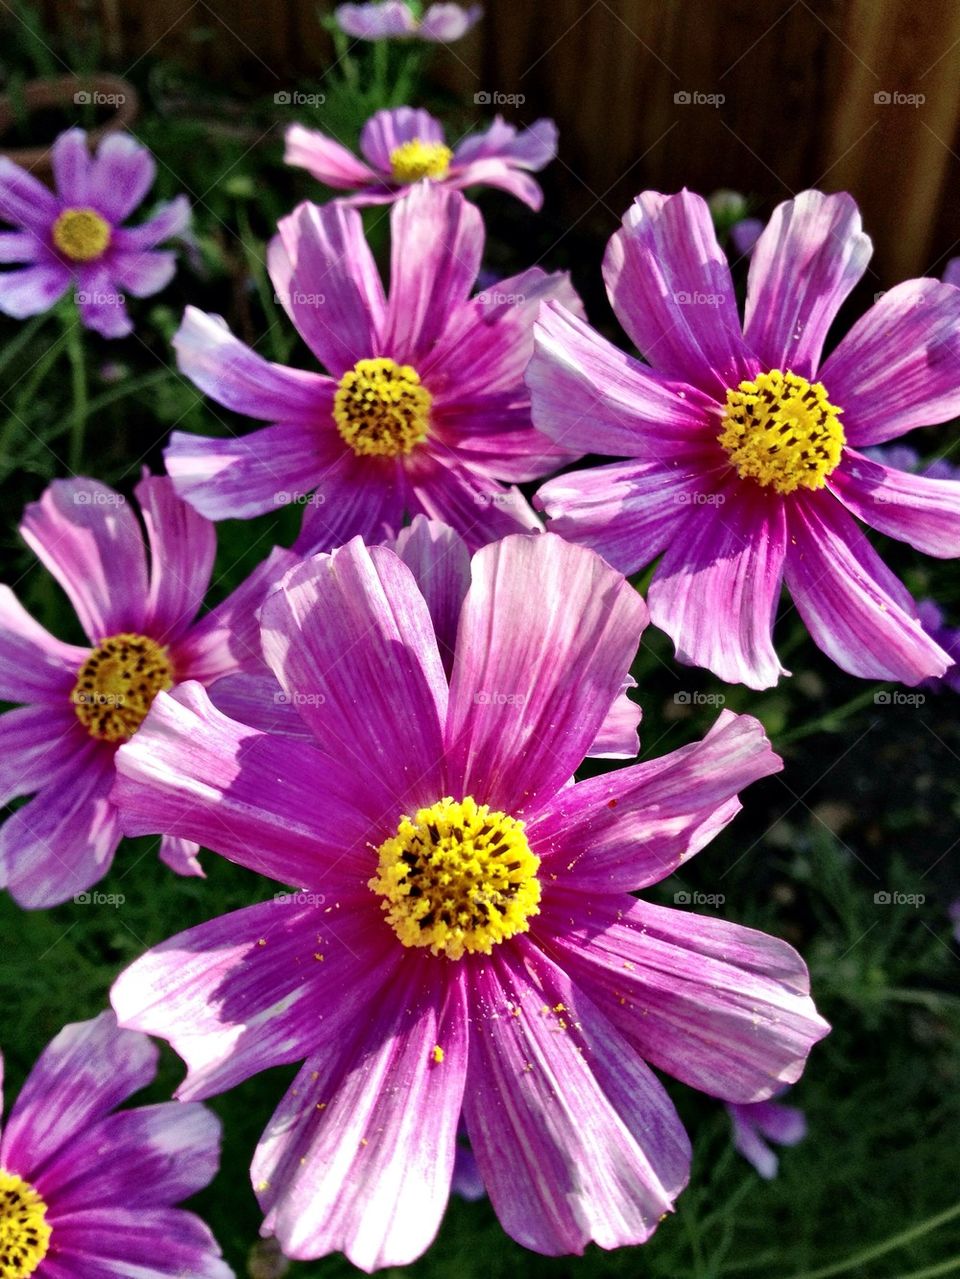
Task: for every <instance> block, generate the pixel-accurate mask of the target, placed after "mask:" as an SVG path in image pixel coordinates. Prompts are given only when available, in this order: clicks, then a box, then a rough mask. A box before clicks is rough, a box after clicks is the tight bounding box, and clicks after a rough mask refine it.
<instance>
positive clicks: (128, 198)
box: [61, 133, 157, 222]
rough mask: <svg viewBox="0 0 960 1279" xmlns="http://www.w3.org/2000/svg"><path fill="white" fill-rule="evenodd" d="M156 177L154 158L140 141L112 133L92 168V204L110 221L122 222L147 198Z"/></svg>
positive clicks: (98, 149)
mask: <svg viewBox="0 0 960 1279" xmlns="http://www.w3.org/2000/svg"><path fill="white" fill-rule="evenodd" d="M156 176H157V165H156V162H155V161H154V158H153V156H152V155H151V154H150V152H149V151H148V150H147V148H146V147H144V146H141V145H140V143H139V142H137V140H136V138H133V137H131V136H130V134H129V133H111V134H108V135H107V137H105V138H104V139H103V141H102V142H101V143H100V145H99V146H98V147H97V154H96V156H95V157H94V160H93V163H92V165H91V167H90V181H89V190H90V199H91V203H93V204H94V207H95V208H97V209H99V211H100V212H101V213H102V214H103V215H104V217H105V218H107V220H108V221H110V222H122V221H123V220H124V218H127V217H129V216H130V214H131V213H132V212H133V211H134V209H136V208H138V207H139V206H140V205H141V204H142V203H143V201H144V200H145V199H146V196H147V192H148V191H149V190H150V188H151V187H152V186H153V183H154V179H155V178H156ZM61 194H62V192H61Z"/></svg>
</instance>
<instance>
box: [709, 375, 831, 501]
mask: <svg viewBox="0 0 960 1279" xmlns="http://www.w3.org/2000/svg"><path fill="white" fill-rule="evenodd" d="M842 412H843V410H842V409H840V408H838V407H837V406H836V405H835V404H831V403H830V401H829V400H828V399H827V392H826V388H825V387H824V386H823V384H822V383H821V382H808V381H807V379H806V378H804V377H800V376H799V375H798V374H796V373H790V372H786V373H784V372H782V371H781V370H780V369H771V370H770V372H769V373H758V374H757V376H756V378H755V379H754V380H753V381H752V382H741V383H740V385H739V386H738V387H737V388H736V390H734V389H732V388H731V389H729V390H728V391H727V411H726V413H725V415H724V419H723V431H722V432H721V434H720V435H719V436H718V437H717V438H718V439H719V441H720V443H721V444H722V445H723V447H724V448H725V449H726V451H727V453H728V454H729V457H730V461H731V462H732V463H733V464H734V466H735V467H736V468H737V471H738V472H739V475H740V478H741V479H744V480H748V479H749V480H755V481H756V482H757V483H758V484H762V485H764V486H770V487H772V488H774V489H776V491H777V492H778V493H792V492H794V490H795V489H798V488H801V487H802V488H808V489H818V488H822V487H823V485H824V484H825V482H826V478H827V476H828V475H829V474H830V473H831V472H832V471H833V470H835V468H836V467H837V466H838V465H839V462H840V458H841V455H842V453H843V446H844V444H845V443H846V440H845V437H844V434H843V427H842V426H841V425H840V417H839V415H840V414H841V413H842Z"/></svg>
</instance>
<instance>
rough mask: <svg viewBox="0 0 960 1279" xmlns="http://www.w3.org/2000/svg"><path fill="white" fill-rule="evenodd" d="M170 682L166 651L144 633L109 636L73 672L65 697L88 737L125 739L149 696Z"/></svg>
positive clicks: (138, 720)
mask: <svg viewBox="0 0 960 1279" xmlns="http://www.w3.org/2000/svg"><path fill="white" fill-rule="evenodd" d="M172 687H173V666H172V663H171V661H170V655H169V653H168V652H167V650H166V649H165V648H163V647H161V645H159V644H158V643H157V642H156V640H152V639H150V638H149V637H148V636H146V635H111V636H110V638H109V639H105V640H104V641H103V643H101V644H98V645H97V647H96V648H95V649H94V650H93V652H92V653H91V654H90V656H89V657H88V658H87V660H86V661H85V662H84V663H83V665H82V666H81V667H80V669H79V671H78V672H77V682H76V684H75V685H74V686H73V692H72V693H71V694H70V700H71V702H73V705H74V708H75V709H76V712H77V718H78V719H79V720H80V723H81V724H82V725H83V726H84V728H85V729H86V730H87V732H88V733H89V734H90V736H91V737H96V738H99V739H100V740H101V741H104V742H125V741H127V740H128V739H129V738H131V737H132V736H133V735H134V733H135V732H136V731H137V729H138V728H139V727H140V725H141V724H142V723H143V721H144V719H145V718H146V715H147V711H149V709H150V707H151V706H152V705H153V699H154V698H155V697H156V695H157V694H158V693H159V692H160V691H161V690H162V689H165V688H172Z"/></svg>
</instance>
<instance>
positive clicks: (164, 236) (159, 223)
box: [112, 195, 190, 256]
mask: <svg viewBox="0 0 960 1279" xmlns="http://www.w3.org/2000/svg"><path fill="white" fill-rule="evenodd" d="M189 226H190V202H189V200H188V199H187V197H186V196H185V195H178V196H176V197H175V198H174V199H173V200H168V201H167V203H166V204H161V205H160V206H159V207H158V208H157V211H156V212H155V213H154V214H152V215H151V216H150V217H149V218H147V220H146V222H141V223H139V224H138V225H137V226H123V227H117V228H116V230H115V232H114V236H113V241H112V245H113V247H114V248H115V249H116V251H117V252H118V253H122V254H124V256H127V255H130V254H133V253H145V252H146V251H147V250H148V249H154V248H156V246H157V245H158V244H162V243H163V241H164V240H170V239H172V238H174V237H175V236H179V235H182V234H183V233H184V232H185V231H186V230H187V228H188V227H189Z"/></svg>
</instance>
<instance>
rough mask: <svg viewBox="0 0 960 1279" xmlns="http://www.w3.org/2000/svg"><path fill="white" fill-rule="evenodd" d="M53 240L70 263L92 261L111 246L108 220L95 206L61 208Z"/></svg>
mask: <svg viewBox="0 0 960 1279" xmlns="http://www.w3.org/2000/svg"><path fill="white" fill-rule="evenodd" d="M51 235H52V236H53V243H54V245H55V246H56V248H57V249H58V250H59V251H60V252H61V253H62V254H63V256H64V257H65V258H69V259H70V261H71V262H93V261H94V260H95V259H96V258H99V257H102V256H103V254H104V253H106V251H107V249H108V248H109V247H110V239H111V236H112V231H111V229H110V223H109V222H108V221H107V220H106V218H104V217H102V216H101V215H100V214H99V213H97V212H96V210H94V209H64V211H63V212H62V213H61V214H60V216H59V217H58V218H57V220H56V222H54V224H53V229H52V231H51Z"/></svg>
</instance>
